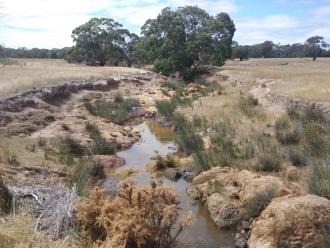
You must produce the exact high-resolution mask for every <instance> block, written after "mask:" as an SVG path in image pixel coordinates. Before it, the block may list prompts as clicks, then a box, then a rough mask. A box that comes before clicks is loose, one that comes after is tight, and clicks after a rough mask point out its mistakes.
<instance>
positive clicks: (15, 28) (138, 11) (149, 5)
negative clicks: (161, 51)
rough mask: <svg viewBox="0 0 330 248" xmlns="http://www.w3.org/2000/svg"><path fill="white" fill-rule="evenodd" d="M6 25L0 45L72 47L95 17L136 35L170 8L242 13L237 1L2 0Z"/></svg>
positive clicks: (0, 33) (0, 37) (0, 34)
mask: <svg viewBox="0 0 330 248" xmlns="http://www.w3.org/2000/svg"><path fill="white" fill-rule="evenodd" d="M0 1H2V5H3V7H4V11H5V13H6V18H5V20H4V22H5V23H6V26H5V27H3V28H2V29H3V30H2V31H1V32H0V43H2V42H4V43H5V44H6V45H7V46H11V47H19V46H26V47H29V48H31V47H45V48H52V47H63V46H70V45H72V40H71V31H72V30H73V29H74V28H75V27H77V26H78V25H81V24H82V23H84V22H86V21H88V20H89V19H90V18H91V17H92V16H96V15H103V16H107V17H111V18H113V19H115V20H117V21H119V22H121V23H122V24H124V26H125V27H127V28H128V29H130V30H131V31H134V32H139V31H140V27H141V25H142V24H144V22H145V21H146V20H147V19H149V18H155V17H156V16H157V14H158V13H159V12H160V11H161V9H162V8H164V7H166V6H171V7H178V6H185V5H199V6H200V7H202V8H204V9H206V10H207V11H209V12H210V13H212V14H216V13H218V12H229V13H233V12H235V11H237V10H238V6H237V5H236V4H235V0H213V1H212V0H200V1H189V0H177V1H175V0H126V1H118V0H56V1H54V0H29V1H22V0H0Z"/></svg>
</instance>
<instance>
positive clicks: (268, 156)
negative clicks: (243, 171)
mask: <svg viewBox="0 0 330 248" xmlns="http://www.w3.org/2000/svg"><path fill="white" fill-rule="evenodd" d="M281 162H282V159H281V157H280V155H279V154H278V153H277V152H276V151H274V152H273V153H264V154H262V155H261V156H259V158H258V161H257V164H256V169H257V170H258V171H268V172H272V171H279V170H280V167H281Z"/></svg>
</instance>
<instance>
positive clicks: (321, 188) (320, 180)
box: [307, 159, 330, 199]
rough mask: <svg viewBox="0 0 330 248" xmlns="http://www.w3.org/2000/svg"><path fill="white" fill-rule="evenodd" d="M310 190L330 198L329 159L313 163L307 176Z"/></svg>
mask: <svg viewBox="0 0 330 248" xmlns="http://www.w3.org/2000/svg"><path fill="white" fill-rule="evenodd" d="M307 183H308V188H309V191H310V192H311V193H313V194H316V195H319V196H323V197H326V198H328V199H330V161H329V159H327V160H323V161H321V162H320V163H319V164H315V165H313V166H312V167H311V168H310V170H309V174H308V177H307Z"/></svg>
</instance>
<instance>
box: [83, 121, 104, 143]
mask: <svg viewBox="0 0 330 248" xmlns="http://www.w3.org/2000/svg"><path fill="white" fill-rule="evenodd" d="M86 131H87V132H88V133H89V136H90V137H91V139H95V138H99V137H101V132H100V130H99V128H98V127H97V126H96V125H95V124H92V123H89V122H87V124H86Z"/></svg>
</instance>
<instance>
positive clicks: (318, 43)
mask: <svg viewBox="0 0 330 248" xmlns="http://www.w3.org/2000/svg"><path fill="white" fill-rule="evenodd" d="M302 57H311V58H313V60H316V58H317V57H330V49H329V44H328V43H326V42H325V41H324V38H323V37H321V36H313V37H310V38H308V39H307V40H306V42H305V43H295V44H291V45H290V44H288V45H281V44H275V43H274V42H272V41H265V42H263V43H260V44H255V45H245V46H243V45H239V44H238V43H237V42H233V58H239V59H240V60H246V59H248V58H302Z"/></svg>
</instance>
